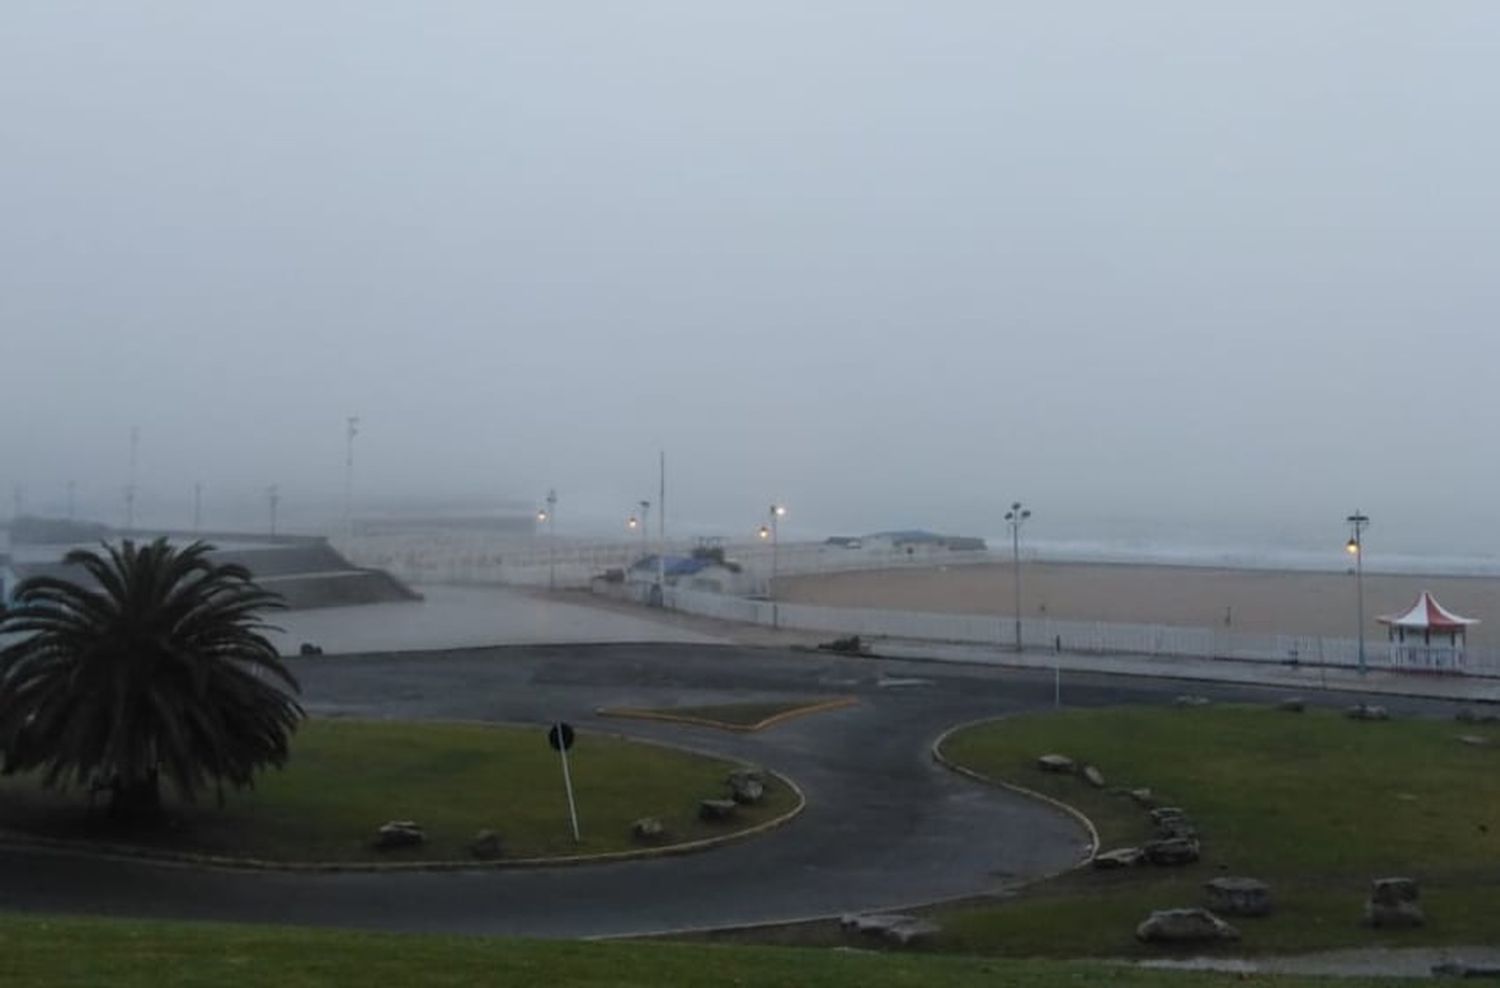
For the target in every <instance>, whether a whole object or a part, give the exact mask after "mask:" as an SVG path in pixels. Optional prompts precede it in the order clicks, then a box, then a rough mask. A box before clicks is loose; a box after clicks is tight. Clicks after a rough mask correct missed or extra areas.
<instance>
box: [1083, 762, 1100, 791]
mask: <svg viewBox="0 0 1500 988" xmlns="http://www.w3.org/2000/svg"><path fill="white" fill-rule="evenodd" d="M1079 775H1082V776H1083V778H1084V781H1085V782H1087V783H1088V784H1089V785H1091V786H1093V787H1094V788H1095V789H1103V788H1104V773H1103V772H1101V771H1099V770H1098V769H1097V768H1095V767H1094V766H1092V765H1085V766H1084V767H1083V771H1082V772H1080V773H1079Z"/></svg>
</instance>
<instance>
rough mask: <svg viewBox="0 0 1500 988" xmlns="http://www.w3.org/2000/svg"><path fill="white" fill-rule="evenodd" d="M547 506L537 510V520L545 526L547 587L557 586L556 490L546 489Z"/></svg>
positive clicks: (550, 588)
mask: <svg viewBox="0 0 1500 988" xmlns="http://www.w3.org/2000/svg"><path fill="white" fill-rule="evenodd" d="M546 504H547V507H544V508H541V510H540V511H537V522H543V523H546V526H547V589H549V591H555V589H556V588H558V492H556V489H549V490H547V496H546Z"/></svg>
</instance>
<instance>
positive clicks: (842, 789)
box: [0, 644, 1267, 937]
mask: <svg viewBox="0 0 1500 988" xmlns="http://www.w3.org/2000/svg"><path fill="white" fill-rule="evenodd" d="M293 667H294V669H295V671H296V673H297V674H298V676H299V677H300V678H301V680H302V684H303V689H304V700H305V702H306V704H307V706H308V708H309V710H310V711H312V712H313V713H315V714H317V713H324V714H332V713H344V714H353V715H361V716H379V717H398V718H405V717H430V718H464V719H478V720H494V721H531V722H537V723H545V722H547V721H549V720H552V719H555V718H564V719H568V720H570V721H573V722H574V723H576V724H578V725H579V726H580V727H581V728H585V729H593V730H603V731H611V732H616V733H620V734H626V735H630V736H636V737H647V738H653V739H658V740H665V741H671V742H676V743H679V744H685V745H688V746H691V747H695V748H699V749H702V750H706V751H713V752H720V753H723V754H726V755H730V756H734V757H739V758H743V759H746V760H750V761H754V762H758V763H760V764H764V765H766V766H767V767H770V768H773V769H776V770H777V771H780V772H782V773H784V774H786V775H788V776H790V777H791V778H793V779H795V780H796V781H797V783H798V784H799V785H801V786H802V788H803V790H804V792H805V793H806V795H807V800H808V806H807V809H806V810H805V811H804V812H803V813H802V815H801V816H800V817H798V818H797V819H796V820H794V821H793V822H792V823H791V824H790V825H788V826H786V827H783V828H781V829H780V830H777V831H774V832H772V833H770V834H768V835H765V836H762V837H759V838H754V839H750V840H747V841H744V842H742V843H738V844H733V845H730V846H728V847H724V848H720V849H717V850H713V851H709V852H704V853H699V854H693V855H686V856H676V857H666V858H659V859H655V860H645V861H635V862H622V863H617V864H607V865H592V866H582V867H558V868H535V869H512V870H488V871H486V870H474V871H463V872H412V873H407V872H403V873H388V874H379V873H336V874H321V875H320V874H311V875H309V874H292V873H262V872H237V871H228V870H209V869H197V868H188V867H180V866H172V865H161V864H153V863H146V862H131V861H108V860H98V859H91V858H85V857H81V856H75V855H70V854H65V853H49V852H40V851H33V850H23V849H5V850H0V873H3V874H4V875H5V880H4V882H3V883H0V908H5V909H23V910H40V911H48V912H85V913H102V914H109V915H128V916H151V917H163V918H190V919H214V920H226V921H251V922H276V923H294V924H316V925H329V926H343V927H365V928H378V929H392V930H411V931H442V932H455V933H487V934H503V935H512V936H543V937H548V936H607V935H629V934H642V933H650V932H657V931H665V930H674V929H685V928H697V927H709V926H727V925H739V924H749V923H763V922H773V921H783V920H790V919H797V918H804V917H811V916H819V915H828V914H832V913H838V912H843V911H850V910H868V909H876V908H890V907H895V906H900V905H903V904H911V903H915V902H923V901H931V900H936V899H942V898H949V897H956V896H967V895H980V894H986V893H993V892H997V891H1001V890H1003V889H1004V888H1005V887H1006V886H1007V885H1013V884H1015V883H1016V882H1019V881H1025V880H1027V879H1032V878H1036V877H1039V876H1041V875H1045V874H1048V873H1051V872H1055V871H1057V870H1060V869H1062V868H1065V867H1067V866H1068V865H1070V864H1072V863H1074V862H1075V861H1077V860H1078V858H1079V857H1080V855H1081V854H1082V852H1083V850H1084V841H1085V835H1084V833H1083V831H1082V829H1081V828H1080V827H1079V826H1078V825H1077V823H1076V822H1075V821H1073V820H1072V819H1071V818H1069V817H1068V816H1066V815H1065V814H1062V813H1060V812H1058V811H1057V810H1054V809H1052V808H1050V807H1047V806H1044V805H1041V804H1039V803H1035V802H1033V801H1031V800H1028V799H1025V798H1022V797H1020V796H1017V795H1013V794H1011V793H1008V792H1005V791H1002V790H998V789H994V788H990V787H986V786H981V785H977V784H975V783H972V782H969V781H967V780H964V779H962V778H959V777H957V776H955V775H952V774H951V773H948V772H947V771H945V770H943V769H941V768H939V767H938V766H936V765H934V764H933V763H932V762H931V760H930V758H929V753H928V749H929V745H930V744H931V742H932V741H933V739H935V738H936V737H937V735H939V734H940V733H941V732H942V731H943V730H945V729H947V728H948V727H951V726H952V725H954V724H956V723H959V722H962V721H966V720H971V719H975V718H980V717H991V716H996V715H1000V714H1005V713H1011V712H1017V711H1022V710H1026V709H1036V708H1045V707H1048V706H1050V705H1051V702H1052V680H1051V676H1050V675H1038V674H1035V673H1028V672H1020V671H1011V670H1002V669H996V668H992V667H972V666H946V665H934V664H927V663H914V662H900V661H886V660H871V659H859V658H846V657H838V656H830V655H824V654H809V653H803V652H793V651H786V650H774V649H747V648H738V647H733V646H722V647H721V646H705V645H691V644H673V645H603V646H538V647H519V648H491V649H478V650H470V651H460V652H437V653H421V654H411V653H407V654H403V655H399V656H398V655H375V656H352V657H337V658H319V659H312V660H298V661H294V662H293ZM1183 689H1184V687H1183V686H1182V685H1181V684H1174V683H1171V682H1162V681H1159V680H1155V681H1148V680H1128V679H1119V678H1111V677H1102V676H1095V677H1081V676H1079V677H1072V678H1071V679H1070V681H1069V684H1068V694H1067V701H1068V703H1069V704H1070V705H1074V706H1081V705H1103V704H1118V703H1121V702H1155V703H1163V702H1169V701H1170V698H1171V697H1172V696H1173V695H1174V694H1175V693H1178V692H1182V691H1183ZM1192 691H1193V692H1200V693H1202V692H1207V693H1210V694H1211V695H1224V696H1228V695H1235V696H1240V697H1244V696H1246V695H1257V694H1256V691H1254V690H1247V689H1246V688H1243V687H1242V688H1237V689H1218V690H1216V689H1211V688H1210V689H1206V688H1204V687H1202V686H1194V687H1193V688H1192ZM845 694H850V695H854V696H857V697H858V698H859V700H860V703H859V704H858V705H857V706H854V707H849V708H845V709H840V710H835V711H831V712H827V713H821V714H815V715H812V716H808V717H804V718H799V719H795V720H792V721H788V722H785V723H783V724H780V725H777V726H775V727H773V728H770V729H768V730H765V731H762V732H759V733H756V734H750V735H738V734H729V733H726V732H720V731H715V730H712V729H705V728H694V727H686V726H674V725H665V724H653V723H648V722H640V721H622V720H609V719H605V718H599V717H596V716H595V715H594V714H593V710H594V709H595V708H596V707H599V706H614V705H621V706H648V707H654V706H669V705H672V704H699V703H714V702H727V701H731V700H757V699H772V698H787V697H799V698H800V697H818V696H836V695H845ZM1259 695H1267V694H1265V693H1264V692H1261V693H1260V694H1259ZM540 743H543V742H542V741H541V738H540V732H539V734H538V744H540ZM586 751H587V749H586V744H585V746H583V747H581V748H580V750H579V753H578V755H577V757H580V758H583V757H587V754H586ZM557 796H558V794H557V793H556V792H547V793H538V794H535V795H534V796H532V795H530V794H524V793H516V794H514V797H515V798H541V799H556V798H557ZM580 801H581V806H580V813H581V814H582V816H583V823H584V825H585V826H587V823H588V820H587V812H588V804H587V793H586V792H585V793H581V794H580Z"/></svg>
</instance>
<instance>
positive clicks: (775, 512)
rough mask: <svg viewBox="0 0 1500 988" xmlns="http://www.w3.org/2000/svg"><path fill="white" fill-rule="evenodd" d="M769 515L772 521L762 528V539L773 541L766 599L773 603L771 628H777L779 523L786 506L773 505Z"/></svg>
mask: <svg viewBox="0 0 1500 988" xmlns="http://www.w3.org/2000/svg"><path fill="white" fill-rule="evenodd" d="M769 514H770V519H771V521H770V524H768V525H762V526H760V537H761V539H763V540H764V539H769V540H770V541H771V579H770V581H769V582H768V583H767V584H766V597H767V598H769V599H770V601H771V627H773V628H775V627H779V625H780V615H779V614H778V613H777V603H776V571H777V568H778V560H777V556H778V555H779V551H780V544H781V538H780V534H781V533H780V531H779V526H778V522H779V521H780V520H781V518H782V516H784V515H785V514H786V505H784V504H773V505H771V509H770V512H769Z"/></svg>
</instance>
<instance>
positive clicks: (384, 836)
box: [374, 820, 427, 851]
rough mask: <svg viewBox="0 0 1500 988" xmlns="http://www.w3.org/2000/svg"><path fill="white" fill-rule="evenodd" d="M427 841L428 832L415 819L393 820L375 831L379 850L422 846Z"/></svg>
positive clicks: (376, 847)
mask: <svg viewBox="0 0 1500 988" xmlns="http://www.w3.org/2000/svg"><path fill="white" fill-rule="evenodd" d="M425 843H427V834H426V832H425V831H423V830H422V828H421V827H419V826H418V825H417V823H416V821H414V820H391V821H390V822H389V823H383V824H381V825H380V829H379V830H377V831H375V840H374V846H375V850H377V851H389V850H393V849H395V848H401V847H420V846H421V845H423V844H425Z"/></svg>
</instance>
